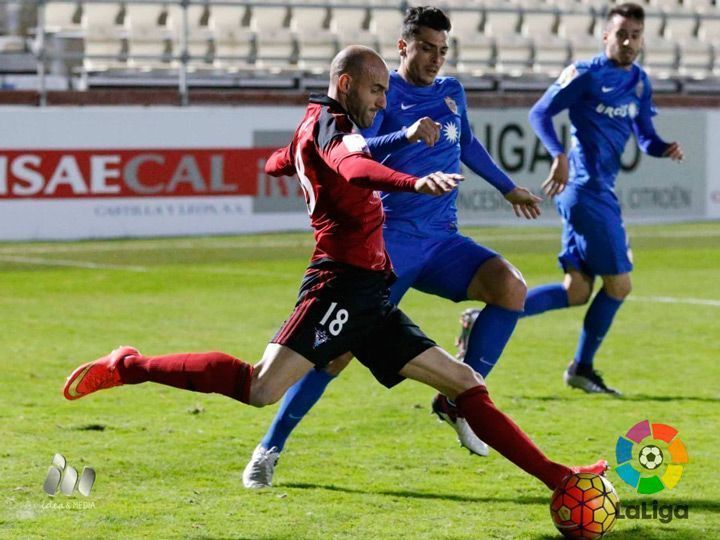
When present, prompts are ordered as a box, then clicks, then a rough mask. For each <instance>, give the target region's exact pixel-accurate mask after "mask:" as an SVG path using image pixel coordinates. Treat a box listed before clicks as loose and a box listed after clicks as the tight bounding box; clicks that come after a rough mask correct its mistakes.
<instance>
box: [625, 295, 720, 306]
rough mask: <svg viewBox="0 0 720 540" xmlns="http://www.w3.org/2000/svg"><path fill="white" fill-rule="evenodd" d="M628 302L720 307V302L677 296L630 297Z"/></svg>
mask: <svg viewBox="0 0 720 540" xmlns="http://www.w3.org/2000/svg"><path fill="white" fill-rule="evenodd" d="M628 300H636V301H638V302H655V303H660V304H692V305H697V306H712V307H720V300H708V299H705V298H683V297H680V298H677V297H675V296H629V297H628Z"/></svg>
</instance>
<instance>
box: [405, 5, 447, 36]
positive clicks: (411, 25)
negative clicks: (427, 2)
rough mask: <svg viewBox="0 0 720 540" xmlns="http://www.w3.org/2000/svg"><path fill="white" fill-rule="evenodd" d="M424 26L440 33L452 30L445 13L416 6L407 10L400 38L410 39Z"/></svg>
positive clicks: (430, 7) (429, 7) (428, 7)
mask: <svg viewBox="0 0 720 540" xmlns="http://www.w3.org/2000/svg"><path fill="white" fill-rule="evenodd" d="M423 26H426V27H427V28H432V29H433V30H437V31H439V32H442V31H443V30H444V31H446V32H449V31H450V29H451V28H452V25H451V24H450V19H449V18H448V16H447V15H445V12H444V11H443V10H442V9H440V8H436V7H433V6H416V7H411V8H408V9H407V11H406V12H405V19H404V20H403V27H402V37H403V39H411V38H412V37H414V36H416V35H417V34H418V32H420V28H421V27H423Z"/></svg>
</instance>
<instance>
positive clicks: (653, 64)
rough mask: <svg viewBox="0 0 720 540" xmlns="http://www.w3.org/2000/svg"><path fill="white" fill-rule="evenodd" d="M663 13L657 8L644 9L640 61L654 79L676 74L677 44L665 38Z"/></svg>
mask: <svg viewBox="0 0 720 540" xmlns="http://www.w3.org/2000/svg"><path fill="white" fill-rule="evenodd" d="M664 29H665V14H664V13H663V12H662V11H660V10H657V9H653V8H646V9H645V32H644V36H645V46H644V47H643V51H642V53H641V59H640V62H641V63H642V65H643V67H644V68H645V69H646V71H647V72H648V74H649V75H650V76H651V77H653V78H656V79H669V78H671V77H673V76H675V75H677V66H678V46H677V44H676V43H674V42H673V41H670V40H668V39H665V37H664V35H663V33H664Z"/></svg>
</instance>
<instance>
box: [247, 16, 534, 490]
mask: <svg viewBox="0 0 720 540" xmlns="http://www.w3.org/2000/svg"><path fill="white" fill-rule="evenodd" d="M450 28H451V25H450V21H449V19H448V18H447V16H446V15H445V13H443V12H442V11H441V10H440V9H437V8H433V7H413V8H410V9H408V11H407V14H406V16H405V20H404V23H403V30H402V37H401V38H400V39H399V41H398V48H399V52H400V68H399V69H398V71H397V72H393V73H391V74H390V87H389V90H388V94H387V106H386V108H385V110H384V111H379V112H378V114H377V116H376V118H375V122H374V123H373V125H372V126H371V127H370V128H368V129H365V130H363V135H364V136H365V138H366V139H367V143H368V146H369V148H370V150H371V153H372V155H373V158H374V159H376V160H378V161H380V162H381V163H383V164H384V165H386V166H388V167H392V168H394V169H395V170H398V171H402V172H405V173H409V174H410V173H411V174H422V171H436V170H443V171H446V172H448V173H459V172H460V167H461V161H462V163H464V164H465V165H466V166H467V167H469V168H470V169H471V170H473V171H474V172H475V173H477V174H479V175H480V176H482V177H483V178H484V179H485V180H487V181H488V182H489V183H490V184H492V185H493V186H495V187H496V188H497V189H498V190H499V191H500V192H501V193H502V194H503V195H504V196H505V198H506V199H507V200H508V201H509V202H510V203H511V204H512V206H513V209H514V211H515V213H516V215H517V216H518V217H522V216H524V217H526V218H528V219H534V218H536V217H537V216H538V215H539V214H540V209H539V206H538V202H539V201H540V200H541V199H540V198H539V197H536V196H535V195H533V194H532V193H530V191H528V190H527V189H525V188H522V187H517V186H516V185H515V184H514V183H513V181H512V180H510V178H508V176H507V175H506V174H505V173H504V172H502V171H501V170H500V169H499V168H498V167H497V165H496V164H495V163H494V162H493V160H492V158H491V157H490V155H489V154H488V153H487V151H486V150H485V148H483V146H482V145H481V144H480V142H479V141H478V140H477V138H475V136H474V135H473V133H472V130H471V128H470V122H469V120H468V117H467V103H466V99H465V92H464V90H463V87H462V85H461V84H460V83H459V82H458V81H457V80H456V79H454V78H452V77H438V72H439V70H440V68H441V67H442V65H443V64H444V62H445V56H446V54H447V52H448V32H449V31H450ZM397 195H398V194H396V193H384V194H383V207H384V209H385V213H386V222H385V226H384V238H385V243H386V247H387V250H388V253H389V254H390V258H391V260H392V262H393V266H394V270H395V272H396V274H397V276H398V279H397V281H396V282H395V283H394V284H393V285H392V286H391V289H390V293H391V297H390V301H391V302H392V303H393V304H397V303H398V302H399V301H400V299H401V298H402V297H403V295H404V294H405V293H406V292H407V290H408V289H409V288H410V287H413V288H415V289H417V290H420V291H423V292H426V293H430V294H435V295H438V296H441V297H443V298H447V299H450V300H453V301H454V302H460V301H462V300H468V299H472V300H480V301H483V302H485V303H486V304H487V305H486V307H485V308H484V309H483V310H482V312H480V314H479V316H478V319H477V321H478V324H476V325H475V326H474V328H473V332H472V334H471V335H470V337H469V340H468V341H469V350H468V353H467V355H465V361H466V362H467V363H468V364H469V365H470V366H472V367H473V368H474V369H475V370H476V371H477V372H478V373H480V374H481V375H482V376H483V377H485V376H487V375H488V373H489V372H490V370H491V369H492V368H493V366H494V365H495V363H496V362H497V360H498V358H499V357H500V354H501V353H502V351H503V349H504V348H505V345H506V343H507V341H508V339H509V338H510V335H511V334H512V332H513V330H514V328H515V325H516V323H517V320H518V317H519V316H520V313H521V311H522V309H523V304H524V301H525V294H526V292H527V289H526V286H525V282H524V280H523V278H522V275H521V274H520V272H519V271H518V270H517V269H516V268H514V267H513V266H512V265H511V264H510V263H509V262H508V261H506V260H505V259H504V258H502V257H501V256H499V255H498V254H497V253H495V252H494V251H492V250H490V249H488V248H485V247H483V246H480V245H478V244H477V243H475V242H474V241H473V240H471V239H470V238H467V237H465V236H462V235H460V234H459V233H458V227H457V208H456V205H455V201H456V198H457V193H454V194H448V195H446V196H442V197H438V198H436V201H435V204H427V201H425V200H423V199H421V198H418V197H413V196H410V197H403V196H397ZM351 358H352V356H350V355H345V356H343V357H341V358H339V359H337V360H336V361H334V362H333V363H332V364H331V365H330V366H328V368H326V369H325V370H313V371H310V372H309V373H308V374H307V375H306V376H305V377H304V378H303V379H302V380H301V381H299V382H298V383H297V384H295V385H294V386H293V387H292V388H291V389H290V390H288V392H287V394H286V396H285V400H284V401H283V404H282V405H281V408H280V410H279V411H278V414H277V415H276V417H275V419H274V421H273V423H272V425H271V427H270V429H269V431H268V433H267V434H266V435H265V437H264V438H263V440H262V441H261V443H260V444H259V445H258V447H257V448H256V449H255V452H254V453H253V456H252V458H251V460H250V462H249V463H248V465H247V467H246V468H245V471H244V474H243V483H244V484H245V486H246V487H250V488H259V487H267V486H270V485H271V481H272V475H273V472H274V467H275V463H276V462H277V459H278V457H279V454H280V452H281V451H282V449H283V447H284V444H285V441H286V440H287V438H288V437H289V435H290V433H291V431H292V430H293V429H294V428H295V426H296V425H297V424H298V422H299V421H300V420H301V419H302V417H303V416H304V415H305V414H307V412H308V411H309V410H310V408H311V407H312V406H313V405H314V404H315V403H316V402H317V400H318V399H319V398H320V396H321V395H322V393H323V392H324V390H325V388H326V386H327V385H328V383H329V382H330V381H331V380H332V379H333V378H334V377H335V376H336V375H337V374H338V373H339V372H340V371H341V370H342V369H344V368H345V366H346V365H347V364H348V362H349V361H350V360H351ZM433 411H434V412H435V413H436V414H438V416H439V417H440V418H441V419H443V420H445V421H446V422H448V423H449V424H450V425H451V426H452V427H453V428H454V429H455V431H456V432H457V434H458V438H459V440H460V442H461V444H462V445H463V446H465V447H466V448H468V449H469V450H470V451H471V452H473V453H475V454H478V455H487V452H488V448H487V445H485V443H484V442H483V441H482V440H480V439H479V438H478V437H477V436H476V435H475V434H474V433H473V432H472V430H471V429H470V428H469V426H468V424H467V422H466V420H465V419H464V418H462V415H459V414H458V412H457V409H456V407H455V406H454V404H453V403H452V402H450V401H448V400H447V399H446V398H445V396H443V395H441V394H438V396H436V398H435V399H434V400H433Z"/></svg>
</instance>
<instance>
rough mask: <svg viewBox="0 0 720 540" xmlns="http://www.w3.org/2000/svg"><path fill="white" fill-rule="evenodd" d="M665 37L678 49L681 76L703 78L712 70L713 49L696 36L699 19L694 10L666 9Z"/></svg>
mask: <svg viewBox="0 0 720 540" xmlns="http://www.w3.org/2000/svg"><path fill="white" fill-rule="evenodd" d="M665 16H666V19H665V20H666V22H665V39H666V40H668V41H671V42H673V43H675V44H676V45H677V46H678V49H679V55H680V58H679V63H678V72H679V74H680V75H681V76H683V77H690V78H693V79H704V78H706V77H707V76H709V75H710V73H711V70H712V60H713V51H712V46H711V45H710V44H709V43H705V42H704V41H702V40H701V39H699V38H698V37H697V31H698V25H699V20H698V17H697V15H696V14H695V12H694V11H689V10H687V9H683V8H677V9H675V10H673V11H666V12H665Z"/></svg>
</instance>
